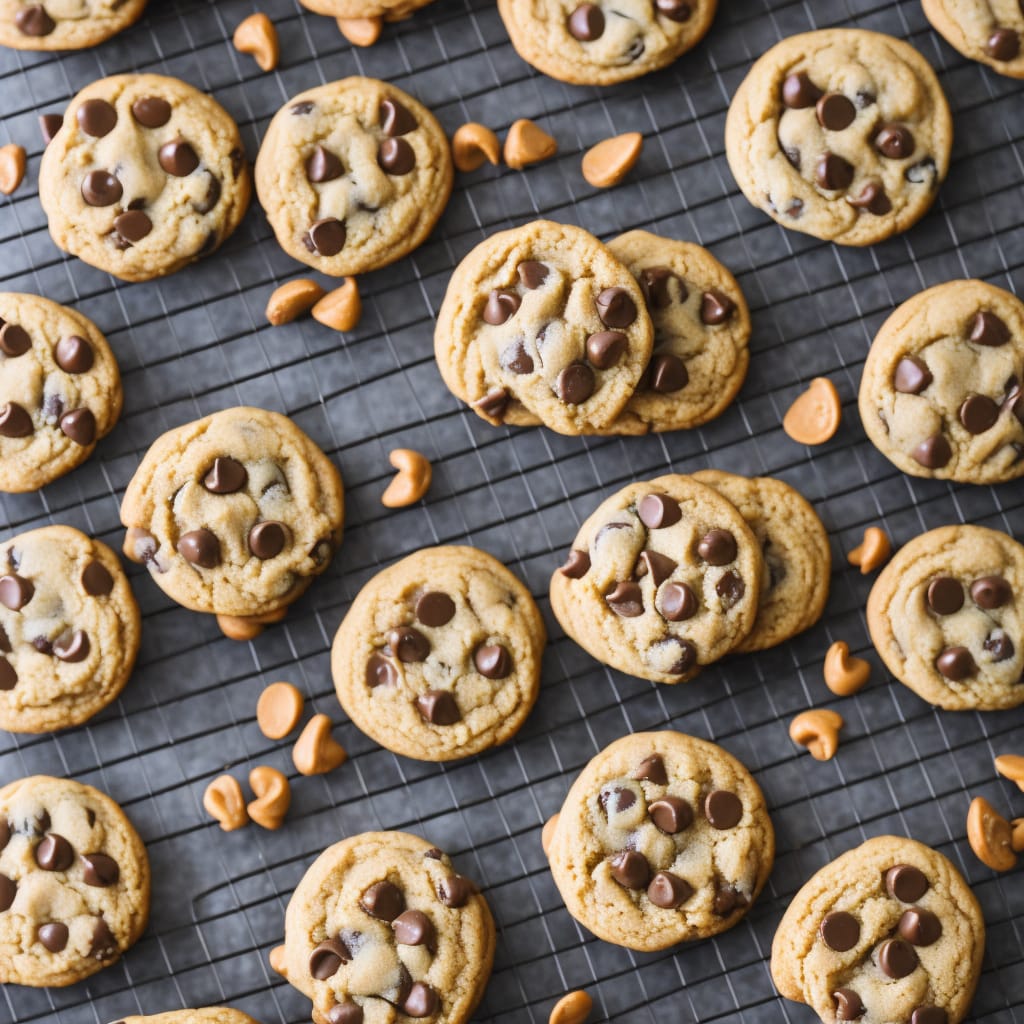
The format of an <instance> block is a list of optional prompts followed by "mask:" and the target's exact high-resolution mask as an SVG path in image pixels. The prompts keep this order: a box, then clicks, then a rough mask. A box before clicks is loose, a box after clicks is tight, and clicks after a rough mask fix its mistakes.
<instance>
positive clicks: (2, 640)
mask: <svg viewBox="0 0 1024 1024" xmlns="http://www.w3.org/2000/svg"><path fill="white" fill-rule="evenodd" d="M0 651H3V653H4V654H10V653H11V641H10V639H9V638H8V636H7V634H6V633H5V632H4V627H3V626H0Z"/></svg>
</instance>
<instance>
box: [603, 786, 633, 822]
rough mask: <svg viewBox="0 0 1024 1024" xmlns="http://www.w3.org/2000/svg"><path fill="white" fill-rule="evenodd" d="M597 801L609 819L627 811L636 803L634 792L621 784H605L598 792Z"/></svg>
mask: <svg viewBox="0 0 1024 1024" xmlns="http://www.w3.org/2000/svg"><path fill="white" fill-rule="evenodd" d="M597 802H598V803H599V804H600V805H601V809H602V810H603V811H604V813H605V816H606V817H607V818H609V819H611V818H612V817H614V816H616V815H619V814H622V813H623V811H628V810H629V809H630V807H632V806H633V805H634V804H635V803H636V793H634V792H633V790H631V789H627V788H625V787H623V786H606V787H605V788H604V789H602V790H601V792H600V793H599V794H598V797H597Z"/></svg>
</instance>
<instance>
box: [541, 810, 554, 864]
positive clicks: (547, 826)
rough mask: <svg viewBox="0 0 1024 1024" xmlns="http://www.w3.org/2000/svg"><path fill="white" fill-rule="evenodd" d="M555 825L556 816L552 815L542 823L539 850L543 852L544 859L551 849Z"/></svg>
mask: <svg viewBox="0 0 1024 1024" xmlns="http://www.w3.org/2000/svg"><path fill="white" fill-rule="evenodd" d="M557 825H558V815H557V814H552V815H551V817H550V818H548V820H547V821H545V822H544V827H543V828H542V829H541V830H540V848H541V849H542V850H543V851H544V856H545V857H546V856H547V854H548V850H549V849H550V847H551V839H552V837H553V836H554V834H555V828H556V827H557Z"/></svg>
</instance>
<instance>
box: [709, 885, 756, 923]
mask: <svg viewBox="0 0 1024 1024" xmlns="http://www.w3.org/2000/svg"><path fill="white" fill-rule="evenodd" d="M749 903H750V901H749V900H748V899H747V898H746V897H745V896H744V895H743V894H742V893H738V892H737V891H736V890H735V889H733V888H732V887H731V886H725V885H723V886H722V887H721V888H720V889H719V890H718V892H716V893H715V900H714V903H713V904H712V909H713V910H714V912H715V913H716V914H717V915H718V916H719V917H728V916H729V914H731V913H732V912H733V911H734V910H736V909H737V908H742V907H746V906H748V905H749Z"/></svg>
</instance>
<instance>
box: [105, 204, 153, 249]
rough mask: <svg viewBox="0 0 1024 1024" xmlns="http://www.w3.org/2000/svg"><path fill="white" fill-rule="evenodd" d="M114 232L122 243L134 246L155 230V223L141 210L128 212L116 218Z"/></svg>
mask: <svg viewBox="0 0 1024 1024" xmlns="http://www.w3.org/2000/svg"><path fill="white" fill-rule="evenodd" d="M114 230H115V231H116V232H117V234H118V236H119V237H120V238H121V240H122V241H124V242H127V243H128V244H129V245H133V244H134V243H135V242H141V241H142V239H143V238H145V237H146V235H148V234H149V233H150V232H151V231H152V230H153V222H152V221H151V220H150V219H149V217H148V216H147V215H146V214H144V213H143V212H142V211H141V210H126V211H125V212H124V213H119V214H118V215H117V216H116V217H115V218H114Z"/></svg>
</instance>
